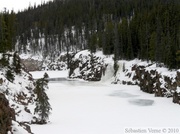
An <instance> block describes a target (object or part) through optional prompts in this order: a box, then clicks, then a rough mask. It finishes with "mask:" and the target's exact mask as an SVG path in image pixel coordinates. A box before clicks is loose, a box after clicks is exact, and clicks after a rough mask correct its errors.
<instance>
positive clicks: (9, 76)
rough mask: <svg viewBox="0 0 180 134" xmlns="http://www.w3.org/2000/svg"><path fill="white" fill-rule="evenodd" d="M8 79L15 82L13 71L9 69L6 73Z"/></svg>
mask: <svg viewBox="0 0 180 134" xmlns="http://www.w3.org/2000/svg"><path fill="white" fill-rule="evenodd" d="M6 78H7V79H8V80H9V81H10V82H13V81H14V75H13V72H12V70H11V69H8V70H7V72H6Z"/></svg>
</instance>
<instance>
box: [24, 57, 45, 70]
mask: <svg viewBox="0 0 180 134" xmlns="http://www.w3.org/2000/svg"><path fill="white" fill-rule="evenodd" d="M21 61H22V63H23V64H24V65H25V67H26V69H27V70H28V71H39V70H41V68H42V62H41V61H38V60H33V59H22V60H21Z"/></svg>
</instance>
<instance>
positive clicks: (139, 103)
mask: <svg viewBox="0 0 180 134" xmlns="http://www.w3.org/2000/svg"><path fill="white" fill-rule="evenodd" d="M128 102H129V103H130V104H133V105H137V106H152V105H153V104H154V100H148V99H131V100H129V101H128Z"/></svg>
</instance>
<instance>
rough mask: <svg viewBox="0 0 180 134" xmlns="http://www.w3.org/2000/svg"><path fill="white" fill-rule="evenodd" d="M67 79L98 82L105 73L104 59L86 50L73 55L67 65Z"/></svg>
mask: <svg viewBox="0 0 180 134" xmlns="http://www.w3.org/2000/svg"><path fill="white" fill-rule="evenodd" d="M69 69H70V71H69V77H70V78H80V79H84V80H88V81H100V80H101V76H102V74H103V72H105V71H104V70H105V63H104V57H103V56H100V55H97V54H93V53H91V52H90V51H88V50H84V51H81V52H79V53H77V54H76V55H74V57H73V58H72V60H71V61H70V65H69Z"/></svg>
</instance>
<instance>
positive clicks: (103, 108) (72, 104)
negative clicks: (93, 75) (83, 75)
mask: <svg viewBox="0 0 180 134" xmlns="http://www.w3.org/2000/svg"><path fill="white" fill-rule="evenodd" d="M58 73H59V74H58ZM32 74H33V76H34V77H35V78H38V77H40V76H42V72H33V73H32ZM48 74H49V76H50V77H51V78H57V76H59V77H58V78H59V79H56V80H54V81H51V82H49V90H48V91H47V94H48V96H49V98H50V104H51V106H52V109H53V110H52V114H51V115H50V122H49V123H48V124H47V125H32V126H31V127H32V132H34V133H35V134H123V133H131V134H132V133H133V132H134V131H136V130H137V131H141V130H142V131H141V133H147V132H149V131H150V129H151V128H152V129H159V130H160V131H161V133H162V131H163V130H164V128H165V129H167V131H168V128H177V129H178V130H179V128H178V127H179V124H180V116H179V113H180V106H179V105H177V104H173V103H172V98H155V97H154V95H150V94H146V93H143V92H142V91H140V90H139V87H137V86H125V85H119V84H118V85H114V84H110V81H106V82H85V81H79V80H68V79H66V76H67V75H66V73H65V72H48ZM56 75H57V76H56ZM158 132H159V131H158ZM159 133H160V132H159ZM179 133H180V130H179ZM133 134H135V133H133Z"/></svg>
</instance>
